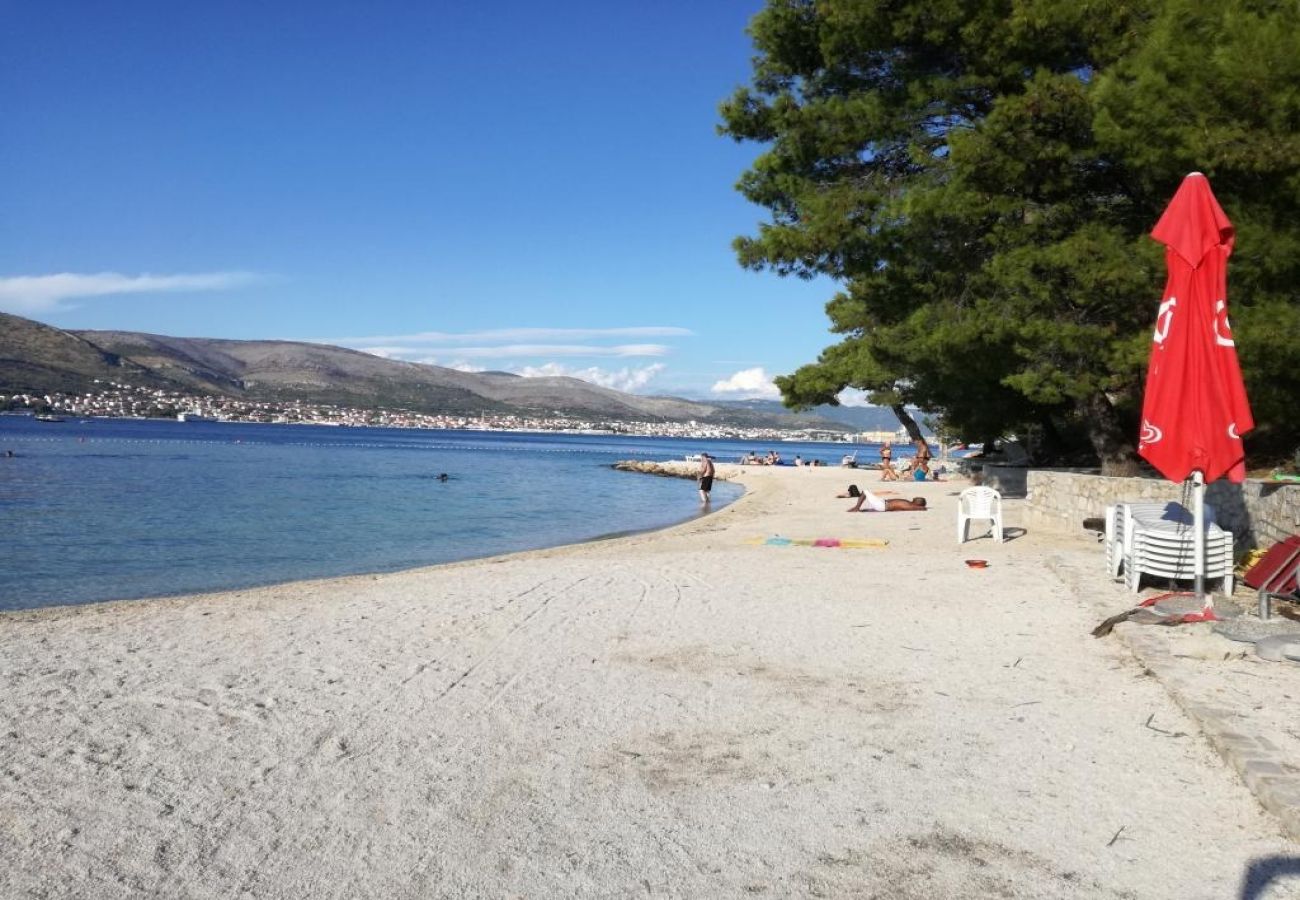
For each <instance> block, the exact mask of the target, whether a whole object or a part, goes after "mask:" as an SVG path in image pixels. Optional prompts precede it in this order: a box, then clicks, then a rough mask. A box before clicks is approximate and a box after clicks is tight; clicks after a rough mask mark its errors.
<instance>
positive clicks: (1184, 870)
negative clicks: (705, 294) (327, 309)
mask: <svg viewBox="0 0 1300 900" xmlns="http://www.w3.org/2000/svg"><path fill="white" fill-rule="evenodd" d="M719 474H720V475H724V476H727V477H731V478H734V479H736V480H738V481H740V482H741V483H743V484H744V485H745V487H746V494H745V496H744V497H742V498H741V499H740V500H738V501H737V502H735V503H734V504H732V505H730V506H728V507H726V508H725V509H722V510H719V511H718V512H716V513H713V514H710V515H707V516H700V517H698V518H693V519H691V520H690V521H688V522H686V523H684V524H682V525H679V526H676V527H673V528H669V529H667V530H664V531H659V532H654V533H648V534H639V535H632V536H627V537H620V538H616V539H612V540H606V541H597V542H592V543H588V544H582V545H576V546H570V547H561V548H556V549H551V550H543V551H535V552H528V553H520V554H515V555H511V556H506V557H499V558H493V559H484V560H477V561H471V562H465V563H457V564H452V565H444V566H437V567H432V568H427V569H421V570H415V571H408V572H401V573H395V574H385V575H375V576H357V577H350V578H341V579H333V580H326V581H314V582H298V583H291V584H285V585H279V586H273V587H266V588H259V589H255V590H242V591H234V592H228V593H219V594H208V595H201V596H188V597H178V598H169V599H156V600H146V601H132V602H119V603H106V604H97V605H92V606H83V607H63V608H54V609H47V610H37V611H30V612H20V613H8V614H3V615H0V897H3V898H6V900H7V898H38V897H39V898H44V897H59V898H62V897H84V898H95V900H111V898H136V897H150V898H153V897H157V898H230V897H268V898H271V897H274V898H360V897H366V898H371V897H373V898H425V897H629V896H638V897H640V896H645V897H656V896H668V897H689V898H727V897H805V896H812V897H878V898H918V900H919V898H947V897H999V898H1002V897H1024V898H1064V897H1070V898H1075V897H1078V898H1166V897H1167V898H1226V897H1239V896H1242V897H1244V896H1247V895H1246V894H1245V893H1244V892H1243V889H1242V884H1243V879H1245V877H1246V873H1247V871H1248V869H1249V868H1250V867H1251V866H1252V865H1258V864H1259V863H1260V861H1266V860H1269V859H1291V860H1296V859H1297V857H1300V848H1298V847H1297V845H1296V844H1295V843H1293V842H1291V841H1290V840H1288V839H1287V838H1286V837H1284V835H1283V832H1282V830H1281V828H1280V827H1279V824H1278V822H1277V821H1276V820H1275V819H1274V818H1273V817H1272V816H1271V815H1270V814H1269V813H1268V812H1266V811H1265V810H1264V809H1263V808H1262V807H1261V806H1260V805H1259V803H1258V802H1257V801H1256V799H1255V798H1254V796H1253V795H1252V794H1251V792H1250V791H1249V790H1248V789H1247V787H1246V786H1245V785H1244V784H1243V783H1242V781H1241V779H1240V778H1239V777H1238V776H1237V774H1236V773H1234V772H1233V771H1232V770H1231V769H1230V768H1229V767H1228V766H1226V765H1225V764H1224V762H1223V761H1222V760H1221V759H1220V758H1219V757H1218V756H1217V755H1216V754H1215V752H1214V751H1213V750H1212V749H1211V747H1210V746H1209V745H1208V744H1207V743H1206V741H1205V740H1204V739H1203V738H1202V737H1201V736H1200V734H1199V733H1198V729H1197V726H1196V724H1195V723H1194V722H1193V721H1192V720H1191V719H1189V718H1188V716H1187V715H1186V714H1184V713H1183V711H1182V710H1181V709H1180V708H1179V706H1178V705H1177V704H1176V703H1175V702H1174V701H1173V700H1172V699H1171V697H1170V695H1169V693H1168V691H1167V690H1166V689H1165V687H1164V686H1162V684H1161V683H1160V682H1159V680H1158V679H1156V678H1153V677H1150V673H1149V672H1146V671H1144V667H1143V666H1142V665H1141V664H1140V663H1139V662H1138V661H1136V660H1135V659H1134V657H1133V656H1132V654H1131V653H1130V652H1129V651H1128V650H1127V649H1126V648H1125V647H1124V645H1123V644H1122V643H1121V642H1119V641H1116V640H1109V639H1107V640H1097V639H1094V638H1093V637H1091V636H1090V634H1089V630H1090V629H1091V628H1092V627H1093V626H1094V625H1095V624H1096V623H1097V615H1096V613H1095V611H1094V609H1093V607H1092V605H1090V604H1089V603H1088V602H1086V601H1085V600H1084V599H1082V598H1080V597H1079V596H1078V595H1077V594H1078V591H1077V588H1076V587H1072V586H1070V585H1067V584H1066V583H1065V582H1064V581H1063V580H1062V579H1061V578H1060V577H1059V576H1058V575H1057V574H1054V571H1053V568H1052V567H1051V566H1049V565H1048V559H1049V558H1052V557H1056V558H1060V559H1067V560H1073V561H1075V562H1077V563H1078V564H1079V566H1080V570H1081V571H1082V570H1083V568H1082V567H1083V566H1084V565H1086V561H1087V560H1088V559H1092V558H1095V559H1096V569H1095V571H1096V573H1097V581H1098V583H1099V584H1101V583H1103V581H1104V576H1103V574H1102V566H1101V563H1100V554H1101V549H1100V547H1099V546H1098V545H1097V544H1095V543H1091V544H1090V543H1088V542H1087V541H1086V540H1085V538H1084V537H1083V536H1082V533H1081V534H1080V535H1079V536H1073V535H1063V534H1055V533H1052V532H1046V531H1041V532H1040V531H1028V532H1023V533H1022V532H1021V531H1019V530H1018V529H1017V530H1016V531H1015V532H1014V533H1013V539H1012V540H1008V541H1007V542H1005V543H1002V544H995V543H994V542H993V541H992V540H991V539H989V538H985V537H982V536H980V535H982V529H978V528H977V529H975V534H976V535H977V538H976V539H975V540H972V541H970V542H968V543H966V544H964V545H959V544H958V543H957V540H956V527H955V507H956V493H957V492H958V491H959V490H960V489H961V488H962V487H965V486H966V483H965V482H962V481H955V482H939V483H926V484H923V485H914V484H911V483H903V484H899V485H886V484H880V483H879V482H878V481H877V480H876V477H877V476H876V475H875V474H874V473H871V472H866V471H846V470H841V469H836V468H793V467H780V468H763V467H746V468H743V469H741V468H738V467H734V466H719ZM644 477H647V476H644V475H638V474H631V473H629V474H628V475H627V479H628V481H627V489H628V490H636V485H637V479H640V478H644ZM850 482H856V483H858V484H860V485H863V486H866V487H871V488H873V489H874V488H884V489H890V490H893V491H895V492H896V494H895V496H903V497H911V496H915V495H921V496H924V497H926V498H927V500H928V501H929V503H930V507H931V508H930V509H929V510H928V511H926V512H890V513H868V514H850V513H847V512H845V510H846V508H847V507H848V506H849V504H850V503H851V501H849V500H840V499H836V498H835V494H836V493H838V492H842V491H843V490H844V488H846V487H847V485H848V484H849V483H850ZM681 490H682V497H683V501H682V502H683V504H684V505H691V504H694V503H695V502H696V495H695V486H694V484H692V483H691V482H689V481H685V480H684V481H682V482H681ZM520 500H521V502H526V493H525V494H521V498H520ZM591 502H592V503H599V502H600V498H599V497H593V498H591ZM1007 524H1008V525H1010V526H1017V525H1019V524H1020V521H1019V519H1018V518H1017V505H1016V503H1014V502H1012V503H1009V504H1008V506H1007ZM778 535H779V536H783V537H788V538H793V539H819V538H834V539H841V540H843V539H846V538H875V539H881V543H880V545H878V546H855V547H814V546H802V545H797V544H796V545H791V546H775V545H769V544H766V543H764V542H763V540H764V539H766V538H770V537H773V536H778ZM885 542H887V543H885ZM968 558H982V559H986V560H988V562H989V566H988V568H986V569H982V570H975V569H970V568H968V567H967V566H966V565H965V564H964V560H965V559H968ZM1080 561H1082V562H1080ZM1108 590H1109V588H1108ZM1122 627H1131V626H1122ZM1153 725H1155V726H1157V727H1151V726H1153ZM1175 735H1178V736H1177V737H1175ZM1249 896H1250V897H1251V900H1256V898H1257V897H1292V896H1300V890H1297V888H1296V883H1295V882H1294V881H1289V882H1288V881H1285V880H1279V881H1274V882H1272V883H1271V884H1270V885H1268V887H1267V888H1266V890H1265V892H1264V893H1258V894H1250V895H1249Z"/></svg>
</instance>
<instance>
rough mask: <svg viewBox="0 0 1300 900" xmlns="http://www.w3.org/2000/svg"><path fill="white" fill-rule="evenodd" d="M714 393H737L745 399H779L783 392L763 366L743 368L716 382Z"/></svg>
mask: <svg viewBox="0 0 1300 900" xmlns="http://www.w3.org/2000/svg"><path fill="white" fill-rule="evenodd" d="M712 391H713V393H715V394H736V395H737V396H738V397H739V398H740V399H743V400H777V399H780V397H781V392H780V391H779V390H777V389H776V385H775V384H773V383H772V376H771V375H768V374H767V373H766V372H764V371H763V367H762V366H755V367H754V368H752V369H741V370H740V371H739V372H737V373H736V374H734V375H732V376H731V377H730V378H726V379H723V380H722V381H718V382H714V385H713V388H712Z"/></svg>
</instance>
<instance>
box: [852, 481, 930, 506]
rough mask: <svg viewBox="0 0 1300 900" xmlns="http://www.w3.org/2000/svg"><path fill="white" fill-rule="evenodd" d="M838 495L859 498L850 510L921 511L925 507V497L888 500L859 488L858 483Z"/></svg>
mask: <svg viewBox="0 0 1300 900" xmlns="http://www.w3.org/2000/svg"><path fill="white" fill-rule="evenodd" d="M836 496H838V497H856V498H857V502H856V503H854V504H853V505H852V506H850V507H849V509H848V511H849V512H919V511H922V510H924V509H925V498H924V497H913V498H912V499H911V500H886V499H885V498H884V497H877V496H876V495H875V494H873V493H871V491H863V490H859V488H858V486H857V485H856V484H851V485H849V489H848V491H847V492H845V493H843V494H837V495H836ZM864 507H865V509H864Z"/></svg>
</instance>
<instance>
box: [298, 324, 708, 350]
mask: <svg viewBox="0 0 1300 900" xmlns="http://www.w3.org/2000/svg"><path fill="white" fill-rule="evenodd" d="M693 334H694V332H692V331H691V330H690V329H689V328H678V327H676V326H672V325H644V326H632V327H628V328H495V329H489V330H486V331H462V332H459V333H456V332H449V331H418V332H416V333H414V334H397V335H392V334H390V335H380V336H372V337H342V338H316V339H312V340H311V341H310V343H315V344H338V345H341V346H344V347H353V346H356V345H358V344H376V345H384V344H398V345H402V346H411V345H418V346H427V345H430V344H464V343H484V344H493V343H497V342H502V343H545V342H547V341H586V340H593V339H600V338H633V337H642V338H646V337H691V336H692V335H693Z"/></svg>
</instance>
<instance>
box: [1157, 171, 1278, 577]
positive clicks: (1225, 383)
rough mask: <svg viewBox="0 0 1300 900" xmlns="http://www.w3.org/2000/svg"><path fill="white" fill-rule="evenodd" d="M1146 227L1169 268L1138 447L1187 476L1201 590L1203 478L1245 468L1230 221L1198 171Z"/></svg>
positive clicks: (1175, 477) (1248, 421) (1246, 426)
mask: <svg viewBox="0 0 1300 900" xmlns="http://www.w3.org/2000/svg"><path fill="white" fill-rule="evenodd" d="M1151 236H1152V237H1154V238H1155V239H1156V240H1158V241H1159V242H1160V243H1162V244H1164V245H1165V266H1166V268H1167V269H1168V273H1169V277H1168V281H1167V282H1166V283H1165V294H1164V299H1163V300H1162V301H1161V303H1160V311H1159V313H1158V314H1157V316H1156V326H1155V334H1154V337H1153V339H1152V344H1151V361H1150V364H1149V366H1148V370H1147V383H1146V394H1145V396H1144V398H1143V402H1142V434H1141V440H1140V441H1139V443H1138V453H1140V454H1141V455H1142V456H1143V457H1144V458H1145V459H1146V460H1147V461H1148V462H1150V463H1151V464H1152V465H1153V466H1155V467H1156V468H1157V469H1159V470H1160V473H1161V474H1162V475H1164V476H1165V477H1166V478H1168V479H1169V480H1170V481H1185V480H1186V479H1187V478H1188V477H1194V479H1195V485H1196V487H1195V491H1196V493H1195V495H1194V509H1193V512H1194V513H1195V514H1196V524H1195V530H1196V541H1197V548H1196V553H1197V558H1196V562H1195V565H1196V572H1197V573H1198V575H1197V579H1196V589H1197V594H1198V596H1201V595H1203V593H1204V585H1203V575H1204V566H1205V559H1204V546H1203V542H1204V516H1203V512H1202V505H1203V499H1204V497H1203V491H1204V483H1205V482H1209V481H1214V480H1215V479H1217V478H1220V477H1222V476H1224V475H1226V476H1227V477H1228V479H1229V480H1230V481H1236V482H1240V481H1243V480H1244V479H1245V477H1246V464H1245V459H1246V457H1245V450H1244V449H1243V447H1242V443H1241V437H1242V435H1244V434H1246V432H1248V431H1250V430H1251V429H1252V428H1254V427H1255V420H1254V418H1253V417H1252V416H1251V414H1250V404H1249V403H1248V402H1247V400H1246V386H1245V384H1244V382H1243V381H1242V378H1241V367H1240V365H1239V364H1238V362H1237V348H1236V346H1235V345H1234V343H1233V339H1232V328H1231V326H1230V325H1229V324H1228V290H1227V271H1228V257H1229V256H1230V255H1231V254H1232V245H1233V228H1232V223H1231V222H1230V221H1228V217H1227V215H1226V214H1225V213H1224V212H1223V208H1222V207H1220V206H1219V202H1218V201H1217V200H1216V199H1215V198H1214V193H1213V192H1212V191H1211V190H1210V183H1209V181H1208V180H1207V179H1206V177H1205V176H1204V175H1202V174H1201V173H1200V172H1193V173H1191V174H1190V175H1188V176H1187V177H1186V178H1184V179H1183V183H1182V184H1181V185H1180V186H1179V188H1178V191H1177V193H1175V194H1174V197H1173V199H1172V200H1170V201H1169V206H1168V207H1167V208H1166V209H1165V212H1164V215H1162V216H1161V217H1160V221H1159V222H1157V223H1156V227H1155V228H1154V229H1153V230H1152V232H1151Z"/></svg>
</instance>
